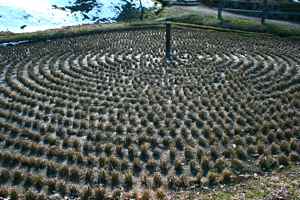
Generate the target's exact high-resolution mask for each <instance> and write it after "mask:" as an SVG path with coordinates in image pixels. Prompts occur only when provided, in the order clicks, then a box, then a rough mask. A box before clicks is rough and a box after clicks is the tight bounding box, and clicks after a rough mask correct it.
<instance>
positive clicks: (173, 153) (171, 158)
mask: <svg viewBox="0 0 300 200" xmlns="http://www.w3.org/2000/svg"><path fill="white" fill-rule="evenodd" d="M169 157H170V160H171V162H172V161H174V160H175V158H176V149H175V148H171V149H170V151H169Z"/></svg>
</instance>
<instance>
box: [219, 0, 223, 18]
mask: <svg viewBox="0 0 300 200" xmlns="http://www.w3.org/2000/svg"><path fill="white" fill-rule="evenodd" d="M223 7H224V1H223V0H220V2H219V6H218V19H219V20H220V22H221V23H223V16H222V11H223Z"/></svg>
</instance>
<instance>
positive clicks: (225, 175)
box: [220, 169, 232, 184]
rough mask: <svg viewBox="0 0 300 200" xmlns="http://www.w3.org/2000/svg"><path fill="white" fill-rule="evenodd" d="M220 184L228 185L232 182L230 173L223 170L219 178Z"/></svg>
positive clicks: (227, 170)
mask: <svg viewBox="0 0 300 200" xmlns="http://www.w3.org/2000/svg"><path fill="white" fill-rule="evenodd" d="M220 182H221V183H223V184H228V183H231V182H232V172H231V171H230V170H229V169H224V171H223V172H222V176H221V180H220Z"/></svg>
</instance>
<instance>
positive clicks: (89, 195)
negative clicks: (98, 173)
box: [80, 187, 93, 200]
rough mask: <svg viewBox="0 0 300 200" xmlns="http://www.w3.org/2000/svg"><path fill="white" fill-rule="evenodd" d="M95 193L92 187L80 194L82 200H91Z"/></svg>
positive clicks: (84, 189) (86, 188)
mask: <svg viewBox="0 0 300 200" xmlns="http://www.w3.org/2000/svg"><path fill="white" fill-rule="evenodd" d="M92 195H93V191H92V189H91V188H90V187H85V188H83V190H82V192H81V194H80V200H90V199H91V198H92Z"/></svg>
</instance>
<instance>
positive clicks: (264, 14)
mask: <svg viewBox="0 0 300 200" xmlns="http://www.w3.org/2000/svg"><path fill="white" fill-rule="evenodd" d="M267 16H268V0H263V10H262V16H261V24H265V22H266V19H267Z"/></svg>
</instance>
